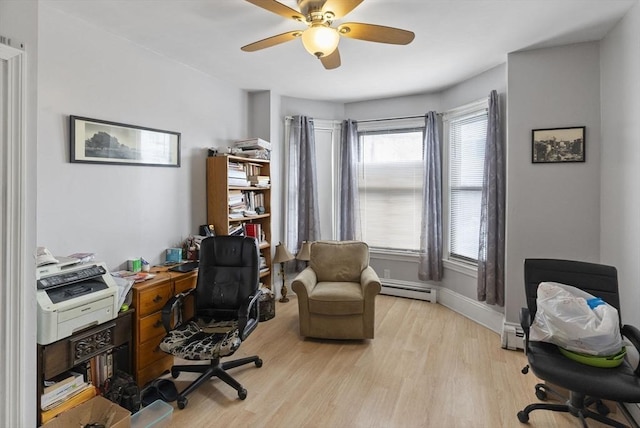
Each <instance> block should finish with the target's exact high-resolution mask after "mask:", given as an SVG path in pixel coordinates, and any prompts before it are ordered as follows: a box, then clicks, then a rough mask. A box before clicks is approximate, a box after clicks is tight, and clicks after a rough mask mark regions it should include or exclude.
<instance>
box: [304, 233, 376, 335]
mask: <svg viewBox="0 0 640 428" xmlns="http://www.w3.org/2000/svg"><path fill="white" fill-rule="evenodd" d="M291 288H292V289H293V291H294V292H295V293H296V295H297V296H298V311H299V317H300V335H301V336H307V337H317V338H325V339H373V330H374V325H375V298H376V295H378V294H379V293H380V289H381V284H380V278H378V275H377V274H376V272H375V271H374V270H373V268H372V267H371V266H369V246H368V245H367V244H366V243H364V242H358V241H317V242H314V243H312V244H311V259H310V260H309V267H307V268H306V269H305V270H303V271H302V272H300V274H299V275H298V276H297V277H296V278H295V279H294V280H293V282H292V284H291Z"/></svg>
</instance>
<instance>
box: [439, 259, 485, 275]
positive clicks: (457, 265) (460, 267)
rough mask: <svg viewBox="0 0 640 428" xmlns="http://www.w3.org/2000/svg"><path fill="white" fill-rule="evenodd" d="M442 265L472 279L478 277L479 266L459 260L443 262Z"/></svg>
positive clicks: (445, 260)
mask: <svg viewBox="0 0 640 428" xmlns="http://www.w3.org/2000/svg"><path fill="white" fill-rule="evenodd" d="M442 265H443V266H444V267H445V268H446V269H449V270H452V271H455V272H458V273H461V274H463V275H466V276H468V277H471V278H477V277H478V266H476V265H472V264H469V263H463V262H459V261H457V260H447V259H443V260H442Z"/></svg>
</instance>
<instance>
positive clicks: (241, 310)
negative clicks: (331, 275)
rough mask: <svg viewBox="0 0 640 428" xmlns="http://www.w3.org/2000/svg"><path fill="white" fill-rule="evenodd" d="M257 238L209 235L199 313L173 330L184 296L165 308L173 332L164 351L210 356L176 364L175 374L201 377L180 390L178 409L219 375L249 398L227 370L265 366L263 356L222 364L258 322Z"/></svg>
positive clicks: (200, 282) (198, 287)
mask: <svg viewBox="0 0 640 428" xmlns="http://www.w3.org/2000/svg"><path fill="white" fill-rule="evenodd" d="M258 251H259V250H258V244H257V242H256V240H255V239H253V238H248V237H243V236H215V237H210V238H205V239H204V240H203V241H202V243H201V246H200V263H199V265H198V282H197V285H196V288H195V290H194V291H193V292H192V293H195V296H194V297H195V314H194V317H193V318H192V319H191V320H188V321H187V322H178V323H177V325H176V326H175V327H174V329H172V330H170V320H171V315H172V314H173V313H178V314H181V313H182V311H181V310H178V311H177V312H176V311H175V309H176V308H179V307H180V306H181V304H182V303H181V302H182V300H183V299H184V298H185V296H176V297H174V298H172V299H171V300H170V301H169V302H168V303H167V304H166V305H165V308H164V309H163V322H164V324H165V328H166V329H167V331H169V330H170V331H169V333H168V334H167V336H166V337H165V338H164V339H163V340H162V342H161V343H160V349H162V350H163V351H164V352H167V353H169V354H172V355H173V356H175V357H179V358H182V359H185V360H209V364H191V365H175V366H173V367H172V368H171V376H173V377H174V378H177V377H178V376H179V374H180V372H183V371H184V372H195V373H201V375H200V376H199V377H198V378H197V379H196V380H195V381H194V382H193V383H191V384H190V385H189V386H187V387H186V388H185V389H184V390H183V391H182V392H180V393H179V394H178V399H177V401H178V407H179V408H180V409H184V407H185V406H186V405H187V397H186V396H187V395H188V394H190V393H191V392H193V391H194V390H195V389H196V388H198V387H199V386H200V385H202V384H203V383H204V382H206V381H208V380H209V379H211V378H212V377H214V376H216V377H218V378H219V379H220V380H222V381H224V382H225V383H227V384H229V385H230V386H232V387H233V388H235V389H236V391H238V397H239V398H240V399H242V400H244V399H245V398H246V397H247V390H246V389H244V388H243V386H242V385H241V384H240V383H238V382H237V381H236V380H235V379H233V378H232V377H231V376H230V375H229V374H228V373H227V372H226V370H228V369H231V368H234V367H238V366H241V365H244V364H249V363H255V365H256V366H257V367H261V366H262V360H261V359H260V358H259V357H258V356H252V357H247V358H242V359H238V360H234V361H226V362H223V363H221V362H220V358H222V357H227V356H230V355H232V354H233V353H234V352H235V351H236V350H237V349H238V348H239V347H240V345H241V343H242V342H243V341H244V340H245V339H246V338H247V336H249V334H251V332H252V331H253V330H255V328H256V327H257V325H258V319H259V313H258V311H259V305H258V300H259V298H260V294H261V292H260V291H259V290H258V284H259V279H260V263H259V254H258Z"/></svg>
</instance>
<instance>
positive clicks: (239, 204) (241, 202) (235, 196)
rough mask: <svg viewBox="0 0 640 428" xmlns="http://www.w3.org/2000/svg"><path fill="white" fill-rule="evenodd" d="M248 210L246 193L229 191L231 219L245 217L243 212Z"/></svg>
mask: <svg viewBox="0 0 640 428" xmlns="http://www.w3.org/2000/svg"><path fill="white" fill-rule="evenodd" d="M246 209H247V203H246V201H245V197H244V193H242V191H240V190H229V218H232V219H233V218H242V217H244V214H243V211H244V210H246Z"/></svg>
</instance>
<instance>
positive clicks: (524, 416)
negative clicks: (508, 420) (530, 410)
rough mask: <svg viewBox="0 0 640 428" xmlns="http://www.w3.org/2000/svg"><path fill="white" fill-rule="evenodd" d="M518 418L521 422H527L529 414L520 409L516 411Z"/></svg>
mask: <svg viewBox="0 0 640 428" xmlns="http://www.w3.org/2000/svg"><path fill="white" fill-rule="evenodd" d="M518 420H519V421H520V422H522V423H523V424H526V423H527V422H529V415H528V414H527V413H525V412H524V411H522V410H520V411H519V412H518Z"/></svg>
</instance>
